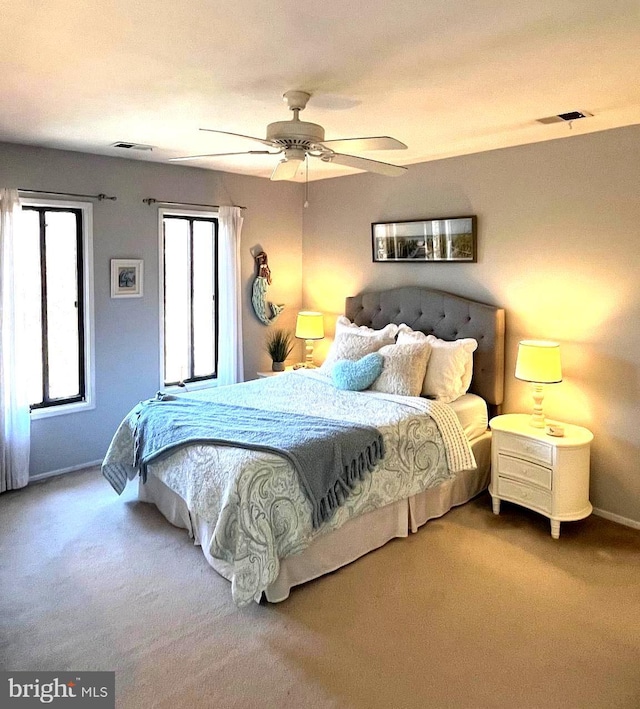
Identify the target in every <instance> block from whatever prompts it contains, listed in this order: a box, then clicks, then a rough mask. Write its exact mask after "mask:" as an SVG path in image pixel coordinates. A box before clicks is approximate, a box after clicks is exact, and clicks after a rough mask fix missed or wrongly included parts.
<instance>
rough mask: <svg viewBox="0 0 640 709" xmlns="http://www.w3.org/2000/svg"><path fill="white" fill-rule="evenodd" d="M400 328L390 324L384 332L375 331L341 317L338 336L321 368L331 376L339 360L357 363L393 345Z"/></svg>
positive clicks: (383, 329) (337, 325) (337, 331)
mask: <svg viewBox="0 0 640 709" xmlns="http://www.w3.org/2000/svg"><path fill="white" fill-rule="evenodd" d="M397 332H398V326H397V325H395V324H393V323H390V324H389V325H387V326H386V327H383V328H382V330H374V329H372V328H370V327H367V326H366V325H360V326H358V325H356V324H355V323H352V322H351V321H350V320H349V318H346V317H344V315H341V316H340V317H339V318H338V319H337V320H336V334H335V338H334V340H333V342H332V343H331V346H330V347H329V351H328V352H327V357H326V359H325V361H324V362H323V363H322V365H321V366H320V371H321V372H322V373H323V374H327V375H330V374H331V369H332V367H333V365H334V364H335V363H336V362H337V361H338V360H339V359H348V360H351V361H355V360H357V359H360V358H361V357H364V356H365V355H368V354H370V353H371V352H377V351H378V350H379V349H380V348H381V347H384V346H385V345H389V344H393V343H394V342H395V336H396V333H397Z"/></svg>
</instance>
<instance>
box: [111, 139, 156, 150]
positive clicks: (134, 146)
mask: <svg viewBox="0 0 640 709" xmlns="http://www.w3.org/2000/svg"><path fill="white" fill-rule="evenodd" d="M111 147H112V148H120V149H121V150H153V146H152V145H144V144H143V143H127V142H125V141H120V142H118V143H113V145H112V146H111Z"/></svg>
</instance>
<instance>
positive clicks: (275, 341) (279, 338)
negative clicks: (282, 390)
mask: <svg viewBox="0 0 640 709" xmlns="http://www.w3.org/2000/svg"><path fill="white" fill-rule="evenodd" d="M294 346H295V341H294V339H293V335H292V334H291V333H290V332H288V331H287V330H274V331H273V332H272V333H271V334H270V335H269V336H268V337H267V345H266V349H267V352H268V353H269V357H271V359H272V360H273V363H272V364H271V369H272V370H273V371H274V372H283V371H284V362H285V360H286V359H287V357H288V356H289V355H290V354H291V350H292V349H293V348H294Z"/></svg>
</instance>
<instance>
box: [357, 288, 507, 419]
mask: <svg viewBox="0 0 640 709" xmlns="http://www.w3.org/2000/svg"><path fill="white" fill-rule="evenodd" d="M345 315H346V316H347V317H348V318H349V320H351V321H352V322H355V323H356V324H357V325H367V326H368V327H372V328H374V329H376V330H379V329H381V328H383V327H384V326H385V325H388V324H389V323H395V324H396V325H399V324H400V323H406V324H407V325H409V327H411V328H412V329H414V330H420V331H421V332H424V333H425V334H427V335H431V334H433V335H435V336H436V337H439V338H440V339H441V340H457V339H459V338H461V337H473V338H474V339H476V340H477V341H478V349H477V350H476V351H475V352H474V355H473V380H472V382H471V389H470V391H472V392H473V393H474V394H478V395H479V396H481V397H482V398H483V399H484V400H485V401H486V402H487V403H488V404H491V405H492V406H491V413H492V414H494V413H498V412H499V411H500V406H501V404H502V400H503V397H504V310H503V309H502V308H496V307H495V306H493V305H486V304H485V303H478V302H476V301H474V300H468V299H467V298H462V297H460V296H457V295H452V294H451V293H445V292H443V291H437V290H431V289H429V288H419V287H417V286H407V287H404V288H393V289H391V290H385V291H376V292H370V293H361V294H360V295H355V296H352V297H349V298H347V299H346V306H345Z"/></svg>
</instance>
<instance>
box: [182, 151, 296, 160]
mask: <svg viewBox="0 0 640 709" xmlns="http://www.w3.org/2000/svg"><path fill="white" fill-rule="evenodd" d="M281 152H282V151H281V150H278V151H277V152H275V153H272V152H271V151H270V150H243V151H242V152H241V153H206V154H205V155H185V156H184V157H181V158H169V162H184V161H185V160H199V159H200V158H222V157H225V156H227V155H279V154H280V153H281Z"/></svg>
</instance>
